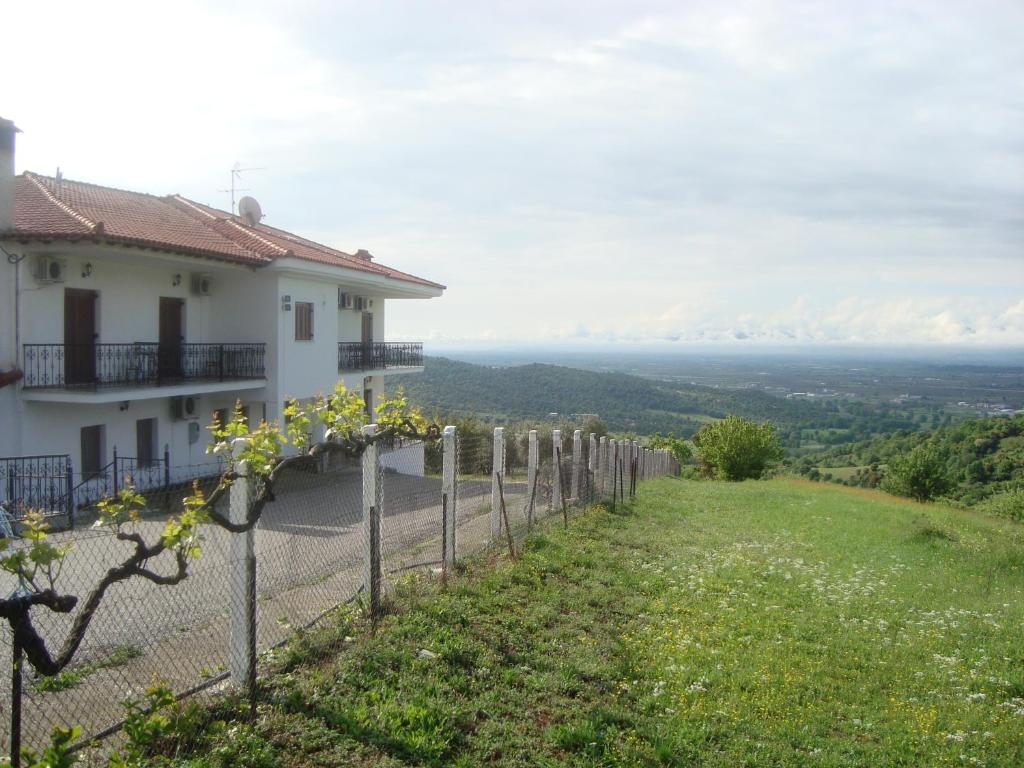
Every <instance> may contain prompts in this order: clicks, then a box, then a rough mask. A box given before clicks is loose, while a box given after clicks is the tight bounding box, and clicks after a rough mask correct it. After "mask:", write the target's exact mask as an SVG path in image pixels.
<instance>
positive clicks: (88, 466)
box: [81, 424, 106, 480]
mask: <svg viewBox="0 0 1024 768" xmlns="http://www.w3.org/2000/svg"><path fill="white" fill-rule="evenodd" d="M105 431H106V430H105V428H104V426H103V425H102V424H97V425H95V426H92V427H82V432H81V446H82V479H83V480H91V479H93V478H94V477H96V476H97V475H99V473H100V470H102V469H103V437H104V432H105Z"/></svg>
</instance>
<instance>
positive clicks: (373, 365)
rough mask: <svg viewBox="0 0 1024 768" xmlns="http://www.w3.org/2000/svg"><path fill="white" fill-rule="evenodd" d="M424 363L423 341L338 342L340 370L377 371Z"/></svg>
mask: <svg viewBox="0 0 1024 768" xmlns="http://www.w3.org/2000/svg"><path fill="white" fill-rule="evenodd" d="M422 365H423V343H422V342H419V341H415V342H390V341H374V342H370V343H368V344H364V343H363V342H361V341H343V342H340V343H339V344H338V370H339V371H376V370H380V369H385V368H418V367H420V366H422Z"/></svg>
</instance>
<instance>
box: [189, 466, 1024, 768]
mask: <svg viewBox="0 0 1024 768" xmlns="http://www.w3.org/2000/svg"><path fill="white" fill-rule="evenodd" d="M1022 597H1024V527H1022V526H1020V525H1018V524H1016V523H1013V522H1011V521H1003V520H996V519H988V518H984V517H981V516H979V515H976V514H972V513H970V512H964V511H960V510H954V509H949V508H944V507H937V506H922V505H918V504H914V503H911V502H906V501H903V500H897V499H893V498H891V497H887V496H884V495H882V494H879V493H876V492H871V491H863V490H859V489H847V488H840V487H832V486H823V485H821V484H816V483H809V482H801V481H793V480H775V481H771V482H761V483H738V484H725V483H711V482H684V481H673V480H661V481H656V482H652V483H649V484H646V485H645V486H644V487H643V488H642V491H641V497H640V499H639V500H638V502H637V503H636V505H635V507H634V508H633V510H631V511H629V512H627V513H625V514H619V515H614V514H610V513H608V512H603V511H594V512H591V513H588V514H587V515H585V516H583V517H581V518H580V519H578V520H576V521H574V522H573V524H572V525H571V526H570V529H569V530H568V531H563V530H561V529H560V528H558V527H550V528H548V529H547V530H545V531H543V532H542V533H540V534H538V535H536V536H535V537H533V538H532V539H531V540H530V541H529V542H528V544H527V545H526V547H525V551H524V554H523V557H522V559H521V560H520V561H519V562H518V563H516V564H514V565H510V564H507V563H503V562H498V563H496V564H487V563H485V562H482V561H477V562H474V563H471V564H470V571H469V573H467V574H464V575H460V576H459V578H458V579H457V580H456V582H455V585H454V586H453V587H451V588H450V589H449V591H448V592H447V593H443V594H438V593H437V592H436V588H435V587H434V586H430V585H424V584H423V583H422V582H415V581H410V582H408V583H407V584H406V585H405V586H404V587H403V588H402V589H400V590H399V592H398V594H397V596H396V612H395V613H393V614H392V615H390V616H388V617H387V618H385V619H384V620H383V621H382V622H381V623H380V624H379V625H378V626H377V627H376V629H375V630H372V631H371V629H370V628H368V627H366V626H364V625H361V624H360V623H359V622H358V621H356V620H354V619H353V618H352V616H351V614H345V615H344V616H342V617H340V618H339V619H338V622H337V623H336V624H335V625H334V626H329V627H327V628H326V629H324V630H322V631H319V632H315V633H312V632H311V633H308V634H306V635H303V637H302V638H301V639H300V640H299V641H297V642H296V643H295V644H293V646H292V647H291V648H289V649H286V650H285V651H283V652H282V655H281V661H279V664H280V671H279V673H278V674H277V675H275V676H273V677H272V678H270V680H269V683H268V684H267V686H266V687H265V690H264V692H263V702H262V703H261V705H260V714H259V719H258V721H257V722H256V723H255V724H253V725H236V724H230V723H229V724H227V725H226V726H217V727H213V728H211V729H210V730H209V732H208V735H207V736H204V737H202V738H201V739H200V741H199V742H198V745H193V747H196V750H195V751H194V753H193V755H192V757H191V758H187V759H185V758H182V759H181V760H180V761H179V763H178V764H180V765H191V766H195V767H196V768H198V766H206V765H210V766H213V765H227V764H239V765H244V764H250V763H252V764H255V763H257V762H261V761H262V762H266V763H267V764H272V765H281V766H314V765H337V766H371V765H372V766H410V765H426V766H448V765H451V766H478V765H505V766H595V765H599V766H641V765H678V766H683V765H694V764H699V765H711V766H737V765H748V766H789V765H792V766H797V765H799V766H804V765H808V766H846V765H864V766H882V765H886V766H888V765H905V766H924V765H928V766H932V765H989V766H1009V765H1021V764H1024V642H1022V641H1021V636H1020V629H1021V626H1022V625H1024V599H1022ZM423 651H428V652H429V653H423ZM254 755H255V756H258V757H259V760H257V759H256V757H253V756H254ZM247 761H248V762H247Z"/></svg>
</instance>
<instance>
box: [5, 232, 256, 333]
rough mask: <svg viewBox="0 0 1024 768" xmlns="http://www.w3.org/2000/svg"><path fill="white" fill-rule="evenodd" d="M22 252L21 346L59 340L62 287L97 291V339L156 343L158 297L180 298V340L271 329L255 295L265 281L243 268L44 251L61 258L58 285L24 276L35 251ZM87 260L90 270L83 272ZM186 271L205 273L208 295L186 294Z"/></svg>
mask: <svg viewBox="0 0 1024 768" xmlns="http://www.w3.org/2000/svg"><path fill="white" fill-rule="evenodd" d="M26 252H27V253H28V254H29V256H28V258H26V259H25V260H24V261H23V262H22V263H21V265H20V269H21V343H22V344H32V343H35V344H60V343H63V341H64V289H65V288H81V289H86V290H91V291H95V292H96V293H97V294H98V296H99V298H98V303H97V331H98V332H99V341H100V342H101V343H104V342H105V343H117V342H134V341H147V342H155V341H158V339H159V326H160V298H161V297H165V296H166V297H169V298H179V299H182V300H184V302H185V341H186V342H193V343H194V342H269V341H270V339H268V338H267V336H268V335H269V334H270V333H271V331H272V330H273V326H272V325H270V324H269V323H268V322H267V321H266V318H267V315H266V313H265V312H261V309H262V306H264V304H263V302H262V301H261V300H260V299H261V298H262V297H261V296H260V295H259V294H260V289H261V287H262V286H265V285H266V284H267V282H270V281H266V280H262V281H261V280H260V279H258V277H257V275H256V274H255V273H253V272H252V271H251V270H247V269H243V268H233V269H232V268H226V267H225V266H223V265H217V266H208V265H206V264H203V263H198V264H197V263H196V261H195V260H191V263H190V262H189V261H160V260H155V259H147V258H146V257H142V256H140V257H138V258H132V254H133V253H134V252H133V251H129V250H125V249H111V250H110V251H109V252H103V251H85V252H84V253H83V252H81V251H78V250H76V249H75V248H73V247H70V248H68V249H65V250H62V251H57V252H53V251H51V252H50V253H51V255H54V256H55V257H58V258H61V259H63V260H65V261H66V262H67V271H66V280H65V282H63V283H43V284H40V283H38V282H36V280H35V279H34V278H33V277H32V273H33V269H34V266H35V264H36V254H38V249H33V250H29V251H26ZM87 264H88V265H91V267H92V270H91V274H90V275H89V276H88V277H85V276H83V272H84V270H85V269H86V265H87ZM194 272H203V273H207V274H211V275H212V276H213V286H214V289H213V293H212V295H210V296H198V295H194V294H193V293H192V291H191V275H192V273H194ZM177 275H180V276H181V279H180V284H179V285H174V282H175V280H176V276H177ZM267 292H268V293H269V289H268V290H267ZM267 298H268V299H269V296H268V297H267ZM261 317H262V318H263V322H261V321H260V320H261Z"/></svg>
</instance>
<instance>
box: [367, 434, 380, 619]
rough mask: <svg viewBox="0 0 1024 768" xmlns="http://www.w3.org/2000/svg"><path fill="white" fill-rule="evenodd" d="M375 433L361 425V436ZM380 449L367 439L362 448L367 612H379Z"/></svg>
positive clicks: (372, 613) (370, 435) (377, 614)
mask: <svg viewBox="0 0 1024 768" xmlns="http://www.w3.org/2000/svg"><path fill="white" fill-rule="evenodd" d="M376 434H377V425H376V424H367V425H366V426H365V427H363V437H366V438H372V437H373V436H374V435H376ZM381 495H382V494H381V482H380V453H379V451H378V448H377V443H376V442H370V443H368V444H367V446H366V450H365V451H364V452H363V546H364V548H365V551H364V555H365V558H364V568H363V584H364V585H365V587H366V595H367V600H368V606H369V612H370V616H372V617H376V616H379V615H380V607H381V568H380V516H381V509H380V503H381Z"/></svg>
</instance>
